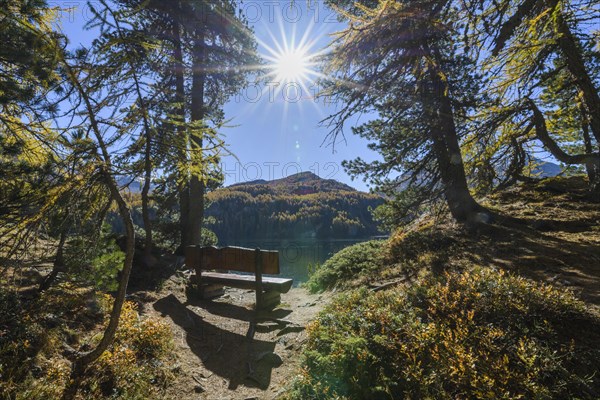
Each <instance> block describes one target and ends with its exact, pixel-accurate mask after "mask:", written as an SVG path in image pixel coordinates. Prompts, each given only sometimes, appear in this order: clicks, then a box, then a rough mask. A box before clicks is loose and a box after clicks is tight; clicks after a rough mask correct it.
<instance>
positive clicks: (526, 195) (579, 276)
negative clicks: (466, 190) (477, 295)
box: [312, 177, 600, 306]
mask: <svg viewBox="0 0 600 400" xmlns="http://www.w3.org/2000/svg"><path fill="white" fill-rule="evenodd" d="M482 203H484V204H485V205H486V206H488V207H490V208H492V209H494V210H496V211H497V212H498V214H500V215H505V216H509V217H512V218H515V219H518V220H520V221H521V222H514V221H513V222H507V221H497V222H498V223H497V224H494V225H490V226H486V227H479V228H478V229H477V230H475V231H472V230H471V231H470V230H467V229H465V228H464V227H462V226H459V225H457V224H455V223H454V222H453V221H452V220H450V219H449V218H447V217H438V218H437V219H434V218H433V217H431V216H423V217H422V218H421V219H420V220H418V221H416V222H415V223H413V224H412V225H411V226H407V227H404V228H402V229H399V230H397V231H396V232H394V233H393V234H392V237H391V238H390V240H389V241H387V242H381V258H382V261H381V262H379V263H378V264H377V266H374V265H373V262H371V263H370V264H369V265H371V267H370V269H369V270H367V271H355V270H352V271H348V272H344V271H343V270H344V268H346V266H342V265H327V263H326V265H324V268H325V269H324V270H322V271H320V272H319V273H318V274H317V275H316V276H314V277H313V278H312V285H313V287H315V288H318V287H322V286H325V287H332V286H337V287H358V286H362V285H365V284H366V285H370V286H377V285H379V284H381V283H385V282H389V281H394V280H397V279H401V278H402V279H411V278H410V277H412V276H415V275H416V274H418V273H419V271H421V270H423V269H427V270H433V271H434V272H436V273H441V272H443V271H449V270H456V269H458V270H462V269H465V268H469V267H470V266H472V265H479V266H485V267H494V268H499V269H505V270H509V271H512V272H517V273H519V274H522V275H524V276H527V277H529V278H534V279H536V280H540V281H545V282H549V283H552V284H554V285H558V286H560V287H569V288H571V289H573V290H575V291H576V292H577V293H579V296H580V297H581V298H582V299H583V300H586V301H587V302H590V303H592V304H594V305H596V306H598V305H600V205H599V204H598V203H594V202H591V201H589V198H588V197H587V194H586V184H585V182H584V181H583V179H582V178H580V177H571V178H550V179H546V180H543V181H541V182H539V183H537V184H522V185H519V186H517V187H514V188H511V189H509V190H506V191H503V192H500V193H497V194H494V195H491V196H489V197H488V198H486V199H482ZM348 251H351V250H348ZM354 264H356V263H354ZM328 267H330V268H329V270H327V269H328ZM348 268H349V267H348ZM320 279H322V280H323V281H322V282H319V280H320Z"/></svg>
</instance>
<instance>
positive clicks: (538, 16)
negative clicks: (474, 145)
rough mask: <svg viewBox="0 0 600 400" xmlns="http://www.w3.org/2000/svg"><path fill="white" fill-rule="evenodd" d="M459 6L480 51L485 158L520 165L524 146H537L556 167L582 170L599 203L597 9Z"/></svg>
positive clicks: (527, 0)
mask: <svg viewBox="0 0 600 400" xmlns="http://www.w3.org/2000/svg"><path fill="white" fill-rule="evenodd" d="M465 4H467V6H466V10H467V11H468V14H469V15H470V16H471V18H470V20H471V22H470V28H471V30H472V34H471V35H470V39H469V42H470V43H471V44H473V45H475V46H480V47H482V48H483V49H485V50H486V51H483V52H482V53H481V55H482V56H481V60H482V63H481V65H482V68H484V69H485V70H486V71H487V73H488V77H489V83H488V86H487V88H488V93H489V94H490V96H491V97H492V98H494V102H493V103H491V104H490V105H489V106H488V107H487V108H486V109H485V110H483V112H482V114H484V115H485V117H483V118H482V124H481V129H482V130H481V132H483V135H481V136H483V137H486V138H487V139H485V141H487V142H488V143H494V146H492V147H495V150H494V151H490V149H489V148H488V149H487V150H486V151H487V156H488V158H495V159H496V160H502V159H505V158H508V159H512V161H509V162H508V164H512V165H521V166H523V165H524V164H525V163H524V162H523V161H518V159H521V158H522V157H523V155H524V154H525V152H524V151H523V150H522V147H523V145H529V146H535V143H538V144H541V145H542V146H543V148H544V149H545V150H546V151H547V152H548V153H550V154H551V155H552V156H553V157H554V158H555V159H557V160H558V161H560V162H562V163H564V164H566V165H581V166H585V168H586V170H587V172H588V177H589V181H590V189H591V193H592V195H593V196H595V197H597V198H600V181H599V180H600V173H599V171H600V152H599V149H600V147H599V145H600V140H599V139H600V136H599V134H598V132H599V129H600V95H599V87H600V80H599V79H600V52H599V51H598V50H599V49H598V44H597V37H598V36H597V35H598V31H597V29H598V23H600V17H599V15H600V14H598V11H599V4H598V3H597V2H595V1H587V0H582V1H579V0H578V1H573V2H562V1H558V0H506V1H500V2H491V1H485V0H473V1H470V2H467V3H465ZM479 134H480V133H479V132H477V133H475V135H479ZM519 147H521V150H520V149H519ZM517 170H518V168H517ZM515 171H516V170H515Z"/></svg>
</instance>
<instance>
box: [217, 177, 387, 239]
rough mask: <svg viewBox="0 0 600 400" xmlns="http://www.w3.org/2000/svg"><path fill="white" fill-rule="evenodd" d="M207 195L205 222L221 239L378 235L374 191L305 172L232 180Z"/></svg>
mask: <svg viewBox="0 0 600 400" xmlns="http://www.w3.org/2000/svg"><path fill="white" fill-rule="evenodd" d="M207 198H208V201H209V204H210V205H209V207H208V209H207V212H206V215H207V217H209V218H208V222H207V224H208V227H209V228H210V229H211V230H213V231H214V232H215V233H216V234H217V236H218V238H219V241H220V244H233V243H235V242H237V241H240V240H242V241H243V240H248V239H252V240H257V239H258V240H260V239H273V238H282V239H304V238H319V239H326V238H336V239H349V238H361V237H368V236H372V235H377V234H378V230H377V226H376V224H375V222H374V221H373V219H372V216H371V213H370V209H371V208H375V207H377V206H378V205H380V204H382V203H383V199H382V198H381V197H379V196H377V195H373V194H368V193H363V192H359V191H357V190H355V189H353V188H351V187H350V186H348V185H345V184H343V183H340V182H337V181H335V180H332V179H321V178H319V177H318V176H317V175H315V174H313V173H310V172H304V173H301V174H296V175H292V176H289V177H287V178H284V179H278V180H274V181H269V182H267V181H262V180H261V181H253V182H247V183H243V184H236V185H233V186H230V187H227V188H223V189H218V190H216V191H214V192H212V193H209V194H208V196H207ZM210 217H212V218H210Z"/></svg>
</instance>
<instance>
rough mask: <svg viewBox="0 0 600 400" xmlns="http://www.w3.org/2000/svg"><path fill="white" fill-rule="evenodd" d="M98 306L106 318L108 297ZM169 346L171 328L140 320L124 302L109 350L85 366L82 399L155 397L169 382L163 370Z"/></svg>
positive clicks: (163, 324) (157, 321) (110, 304)
mask: <svg viewBox="0 0 600 400" xmlns="http://www.w3.org/2000/svg"><path fill="white" fill-rule="evenodd" d="M101 306H102V308H103V309H104V310H105V312H106V314H107V315H108V312H109V311H110V309H111V307H112V297H110V296H108V295H104V296H103V297H102V299H101ZM106 322H108V320H107V321H106ZM97 339H99V337H98V338H97ZM172 346H173V336H172V332H171V328H170V327H169V326H168V325H167V324H166V323H164V322H162V321H160V320H158V319H156V318H151V317H146V318H141V317H140V315H139V314H138V311H137V306H136V305H135V303H133V302H130V301H126V302H125V304H124V305H123V309H122V311H121V318H120V319H119V327H118V329H117V332H116V334H115V340H114V342H113V343H112V344H111V346H110V348H109V349H108V350H107V351H105V352H104V353H102V355H101V356H100V358H99V359H98V360H97V361H96V362H94V363H93V364H91V365H90V366H89V368H88V370H87V372H86V377H85V380H84V382H83V385H82V390H81V391H82V393H84V394H85V396H86V398H87V397H90V398H91V397H102V396H110V397H111V398H123V399H147V398H157V397H159V396H160V390H161V389H163V388H164V387H165V386H166V384H167V383H168V382H169V381H170V379H171V378H172V377H171V376H170V373H169V372H168V370H167V368H164V367H165V365H166V363H165V361H166V359H168V356H169V352H170V350H171V349H172Z"/></svg>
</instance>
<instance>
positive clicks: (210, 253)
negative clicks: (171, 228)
mask: <svg viewBox="0 0 600 400" xmlns="http://www.w3.org/2000/svg"><path fill="white" fill-rule="evenodd" d="M185 252H186V253H185V263H186V265H187V266H188V267H190V268H195V269H200V270H211V269H217V270H225V271H238V272H250V273H252V272H254V271H255V268H256V252H255V250H253V249H246V248H243V247H233V246H230V247H223V248H221V249H218V248H216V247H204V248H203V247H201V246H189V247H187V248H186V250H185ZM260 254H261V261H262V262H261V266H262V273H263V274H271V275H277V274H279V252H277V251H268V250H261V251H260Z"/></svg>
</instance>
